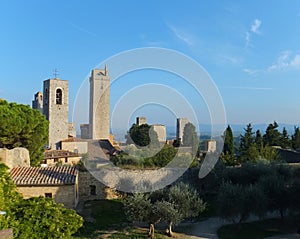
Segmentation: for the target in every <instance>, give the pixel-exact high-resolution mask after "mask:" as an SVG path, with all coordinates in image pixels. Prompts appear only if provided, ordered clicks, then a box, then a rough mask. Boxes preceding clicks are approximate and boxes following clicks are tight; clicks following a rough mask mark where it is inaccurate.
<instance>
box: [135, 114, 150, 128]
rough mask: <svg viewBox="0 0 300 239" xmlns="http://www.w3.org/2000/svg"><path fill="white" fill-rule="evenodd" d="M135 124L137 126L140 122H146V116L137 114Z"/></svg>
mask: <svg viewBox="0 0 300 239" xmlns="http://www.w3.org/2000/svg"><path fill="white" fill-rule="evenodd" d="M136 124H137V125H138V126H140V125H142V124H147V119H146V117H144V116H139V117H136Z"/></svg>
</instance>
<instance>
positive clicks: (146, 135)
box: [127, 124, 159, 146]
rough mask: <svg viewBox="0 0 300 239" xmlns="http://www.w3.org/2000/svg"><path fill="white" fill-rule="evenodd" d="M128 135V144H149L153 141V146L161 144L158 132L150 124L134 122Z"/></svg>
mask: <svg viewBox="0 0 300 239" xmlns="http://www.w3.org/2000/svg"><path fill="white" fill-rule="evenodd" d="M128 136H130V137H128ZM128 136H127V144H132V143H134V144H136V145H138V146H147V145H149V144H150V143H151V145H153V146H158V145H159V142H158V136H157V133H156V132H155V131H154V130H153V128H152V127H151V126H150V125H148V124H142V125H138V124H133V125H132V126H131V128H130V129H129V135H128Z"/></svg>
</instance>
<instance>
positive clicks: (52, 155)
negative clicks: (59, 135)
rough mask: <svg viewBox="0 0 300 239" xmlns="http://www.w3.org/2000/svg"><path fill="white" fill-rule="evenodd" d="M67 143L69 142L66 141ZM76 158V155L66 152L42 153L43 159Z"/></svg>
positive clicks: (51, 151)
mask: <svg viewBox="0 0 300 239" xmlns="http://www.w3.org/2000/svg"><path fill="white" fill-rule="evenodd" d="M68 142H69V141H68ZM66 157H67V158H68V157H78V153H74V152H71V151H68V150H47V151H45V153H44V159H54V158H66Z"/></svg>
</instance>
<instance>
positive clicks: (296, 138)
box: [292, 127, 300, 149]
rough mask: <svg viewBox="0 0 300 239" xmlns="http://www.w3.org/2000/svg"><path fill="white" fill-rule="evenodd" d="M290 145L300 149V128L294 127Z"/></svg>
mask: <svg viewBox="0 0 300 239" xmlns="http://www.w3.org/2000/svg"><path fill="white" fill-rule="evenodd" d="M292 147H293V149H300V129H299V127H294V134H293V135H292Z"/></svg>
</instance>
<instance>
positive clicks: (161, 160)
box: [110, 145, 177, 168]
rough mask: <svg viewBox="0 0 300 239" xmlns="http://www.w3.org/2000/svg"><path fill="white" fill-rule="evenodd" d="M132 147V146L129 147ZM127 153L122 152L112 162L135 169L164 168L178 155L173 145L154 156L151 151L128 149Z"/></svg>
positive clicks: (160, 150) (159, 150)
mask: <svg viewBox="0 0 300 239" xmlns="http://www.w3.org/2000/svg"><path fill="white" fill-rule="evenodd" d="M129 147H130V146H129ZM126 152H127V153H125V152H122V153H121V154H119V155H116V156H112V157H111V158H110V160H111V161H112V162H113V163H114V164H115V165H116V166H119V167H135V168H157V167H164V166H166V165H167V164H168V163H169V162H171V161H172V160H173V158H174V157H175V156H176V154H177V149H176V148H175V147H173V146H172V145H164V146H163V148H162V149H158V152H157V153H156V154H155V155H153V156H151V154H153V151H152V150H151V149H150V150H139V149H136V148H134V149H128V148H127V149H126Z"/></svg>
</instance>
